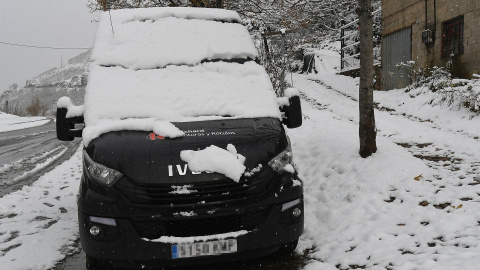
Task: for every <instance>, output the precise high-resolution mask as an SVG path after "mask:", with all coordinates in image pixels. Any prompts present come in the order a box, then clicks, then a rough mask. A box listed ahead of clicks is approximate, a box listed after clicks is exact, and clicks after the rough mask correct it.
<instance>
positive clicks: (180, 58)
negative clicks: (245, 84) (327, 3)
mask: <svg viewBox="0 0 480 270" xmlns="http://www.w3.org/2000/svg"><path fill="white" fill-rule="evenodd" d="M111 19H112V23H110V16H109V14H108V13H104V14H103V15H102V16H101V18H100V22H99V25H98V30H97V34H96V37H95V43H94V47H93V48H94V49H93V51H92V58H91V59H92V60H93V61H94V62H96V63H97V64H98V65H103V66H122V67H126V68H130V69H151V68H162V67H165V66H167V65H195V64H198V63H200V62H201V61H203V60H213V59H235V58H241V59H246V58H251V59H254V58H256V57H257V56H258V52H257V50H256V48H255V45H254V44H253V41H252V40H251V37H250V34H249V33H248V31H247V29H246V28H245V27H244V26H243V25H241V24H239V23H230V22H240V21H241V20H240V17H239V16H238V14H237V13H236V12H233V11H227V10H220V9H205V8H199V9H197V8H148V9H129V10H112V11H111ZM214 20H215V21H214ZM222 21H227V22H222ZM112 25H113V30H112Z"/></svg>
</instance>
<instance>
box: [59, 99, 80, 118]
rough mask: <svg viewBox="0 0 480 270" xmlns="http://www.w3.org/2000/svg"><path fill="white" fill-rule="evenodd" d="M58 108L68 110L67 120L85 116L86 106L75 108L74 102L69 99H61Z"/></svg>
mask: <svg viewBox="0 0 480 270" xmlns="http://www.w3.org/2000/svg"><path fill="white" fill-rule="evenodd" d="M57 108H66V109H67V115H66V117H67V118H70V117H76V116H83V111H84V106H83V105H80V106H75V105H73V103H72V100H71V99H70V98H69V97H66V96H65V97H61V98H59V99H58V101H57Z"/></svg>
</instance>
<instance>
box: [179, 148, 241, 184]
mask: <svg viewBox="0 0 480 270" xmlns="http://www.w3.org/2000/svg"><path fill="white" fill-rule="evenodd" d="M180 158H181V159H182V160H183V161H185V162H187V163H188V167H189V168H190V170H192V171H194V172H216V173H221V174H223V175H225V176H227V177H229V178H231V179H233V180H234V181H236V182H239V181H240V177H241V176H242V174H243V173H244V172H245V166H244V165H243V163H244V162H245V157H244V156H242V155H240V154H237V150H236V148H235V146H233V145H232V144H229V145H228V146H227V150H225V149H222V148H220V147H218V146H215V145H211V146H209V147H207V148H205V149H203V150H198V151H194V150H184V151H182V152H180Z"/></svg>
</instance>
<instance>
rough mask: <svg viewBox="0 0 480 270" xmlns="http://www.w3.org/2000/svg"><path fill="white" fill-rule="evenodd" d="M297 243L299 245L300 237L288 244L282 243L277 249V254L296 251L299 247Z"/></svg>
mask: <svg viewBox="0 0 480 270" xmlns="http://www.w3.org/2000/svg"><path fill="white" fill-rule="evenodd" d="M297 245H298V239H297V240H295V241H292V242H290V243H288V244H285V245H282V246H281V247H280V249H279V250H278V251H277V254H278V255H286V254H290V253H292V252H294V251H295V249H296V248H297Z"/></svg>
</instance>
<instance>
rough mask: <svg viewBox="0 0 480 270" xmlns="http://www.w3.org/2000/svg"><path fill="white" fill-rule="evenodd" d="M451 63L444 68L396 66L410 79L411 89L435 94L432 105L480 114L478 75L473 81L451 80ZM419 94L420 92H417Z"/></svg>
mask: <svg viewBox="0 0 480 270" xmlns="http://www.w3.org/2000/svg"><path fill="white" fill-rule="evenodd" d="M451 65H452V61H451V60H449V61H448V62H447V65H446V66H445V67H437V66H434V67H432V68H428V67H420V66H418V64H417V63H416V62H415V61H408V62H402V63H399V64H397V65H396V67H397V68H398V69H399V70H405V71H406V72H407V74H408V76H409V78H410V79H411V84H410V85H409V86H408V89H407V91H409V90H410V89H411V88H419V87H426V88H427V89H428V90H429V91H432V92H434V93H436V95H435V99H434V100H432V105H441V106H447V107H450V108H452V109H460V108H466V109H468V110H470V111H472V112H477V113H480V75H477V74H474V79H472V80H464V79H453V78H452V74H451V73H450V68H451ZM419 93H420V92H419Z"/></svg>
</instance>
